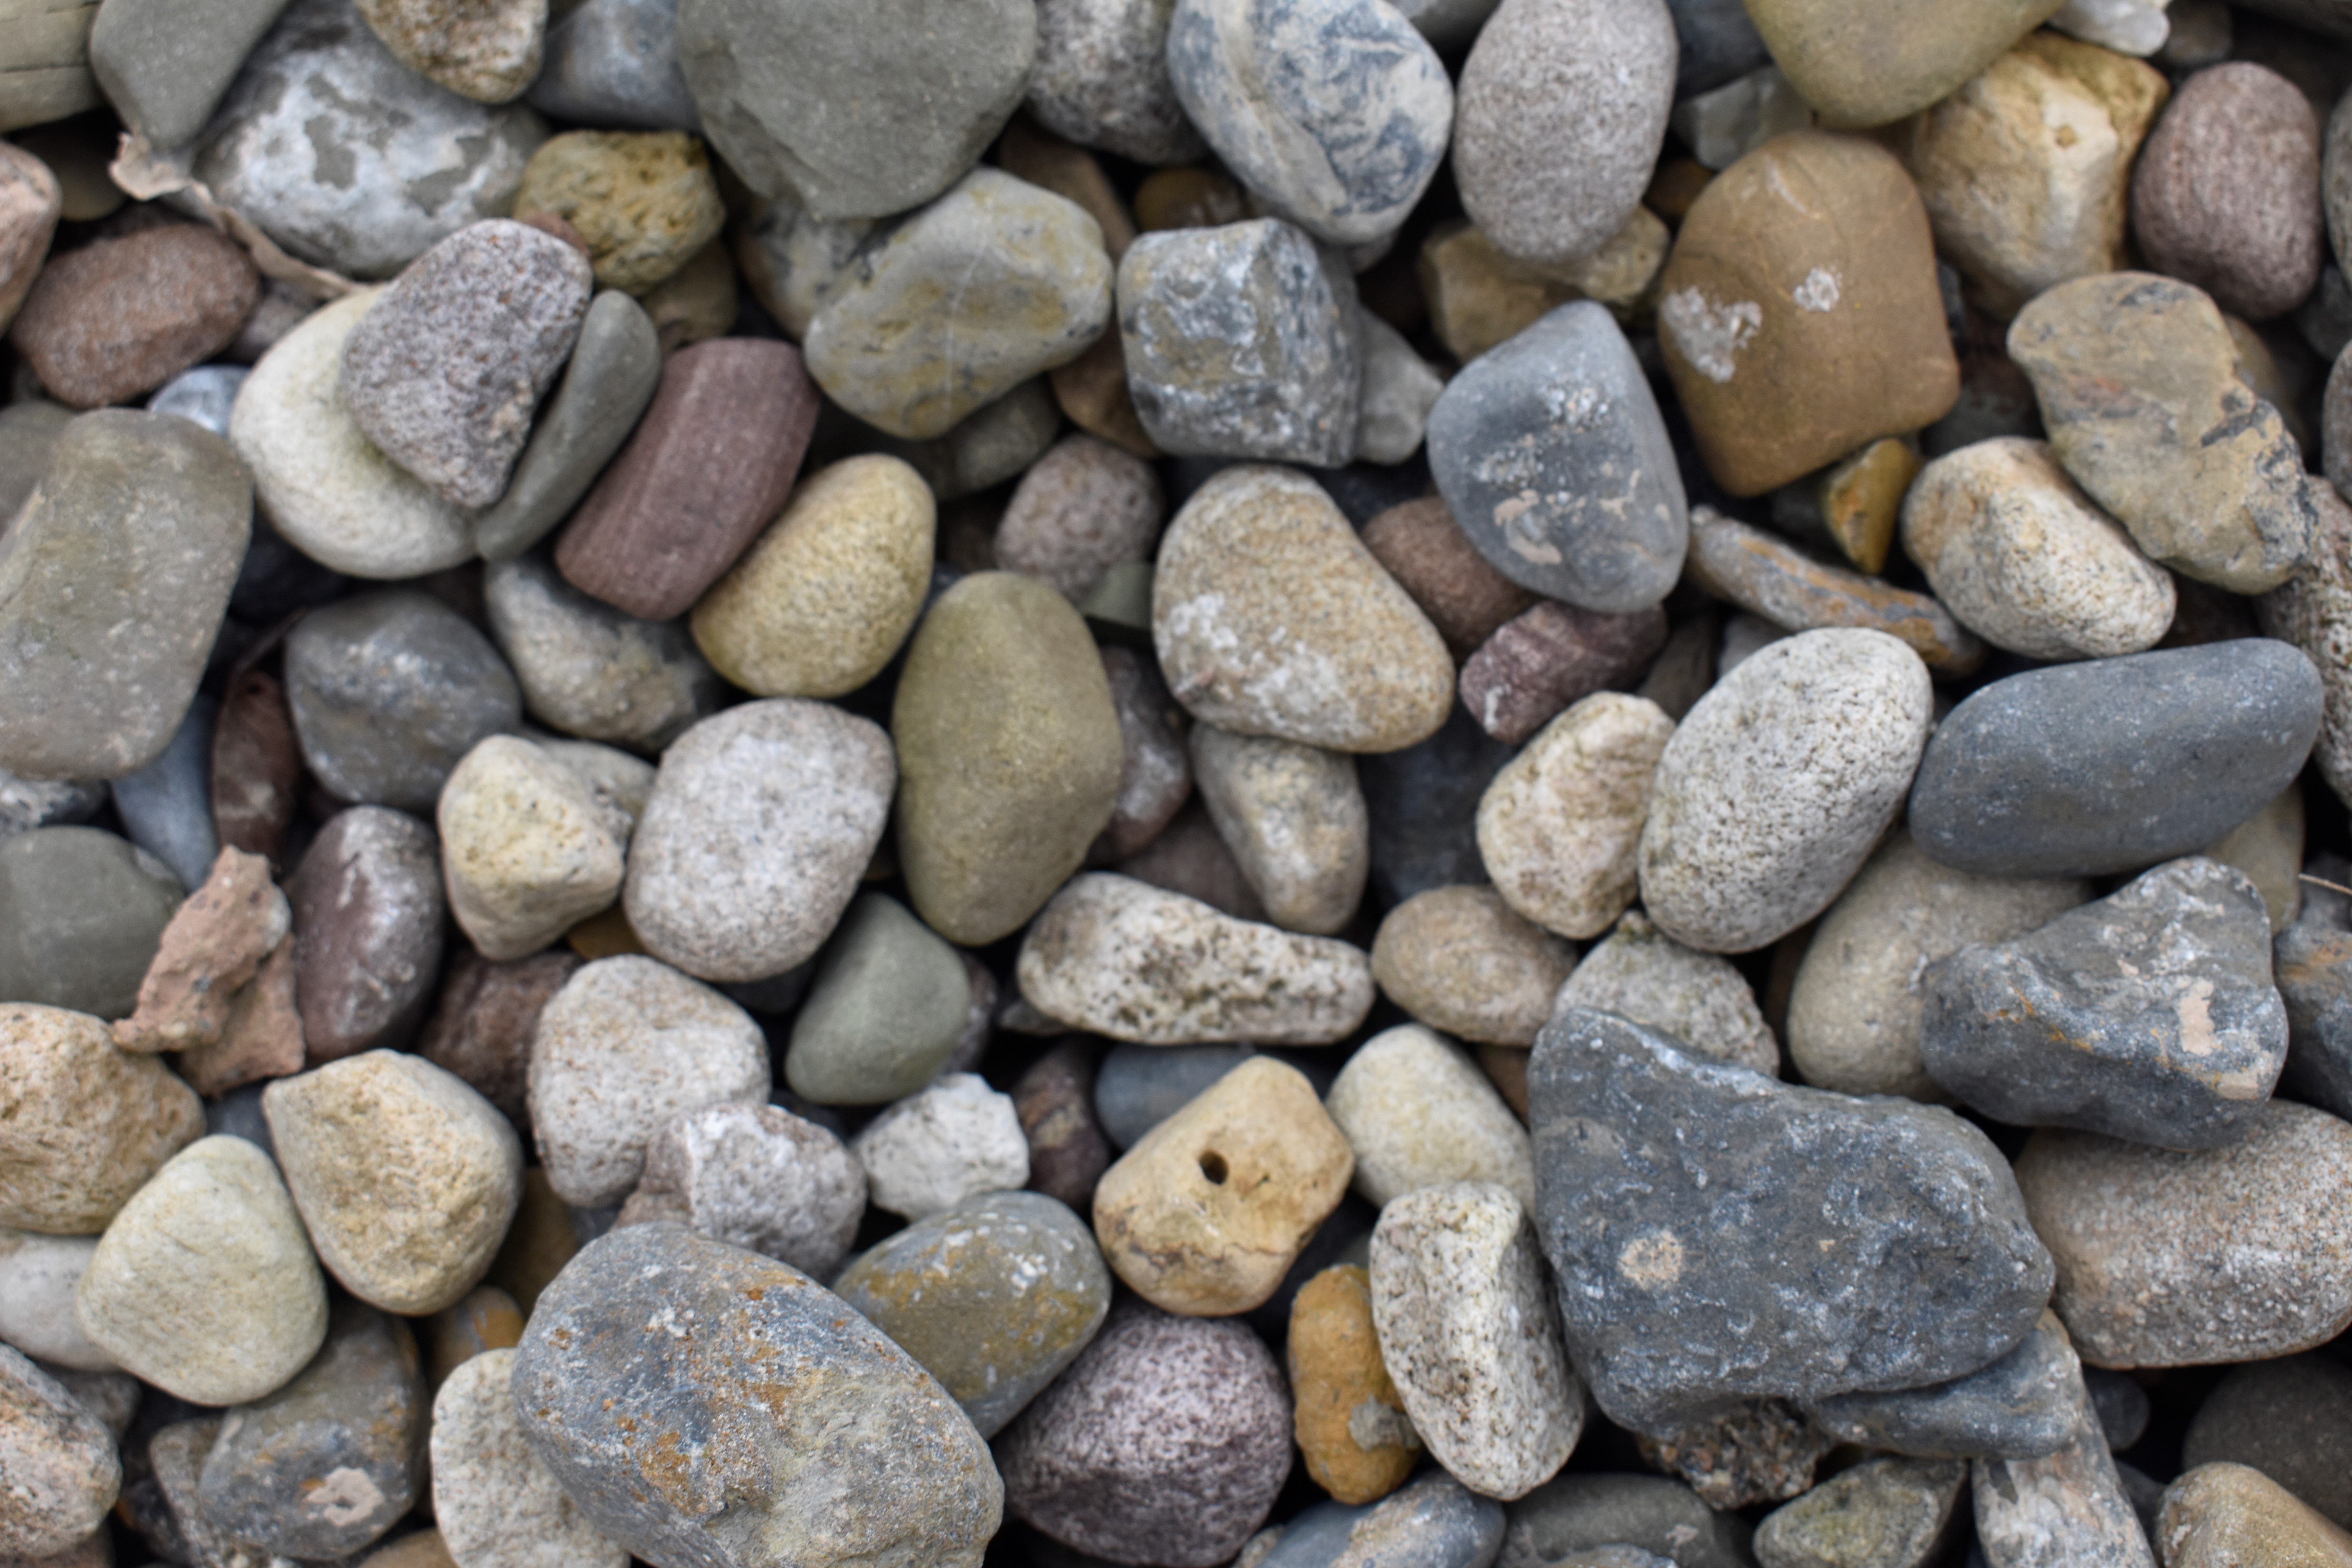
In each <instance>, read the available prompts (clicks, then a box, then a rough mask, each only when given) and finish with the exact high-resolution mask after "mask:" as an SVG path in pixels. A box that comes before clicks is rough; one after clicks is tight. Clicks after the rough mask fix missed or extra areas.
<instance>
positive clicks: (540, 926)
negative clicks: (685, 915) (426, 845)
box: [436, 735, 623, 959]
mask: <svg viewBox="0 0 2352 1568" xmlns="http://www.w3.org/2000/svg"><path fill="white" fill-rule="evenodd" d="M436 825H437V826H438V827H439V829H440V837H441V864H442V870H443V875H444V877H445V879H446V882H447V884H448V889H449V912H450V913H451V914H453V915H455V916H456V917H457V924H458V925H459V926H460V927H462V928H463V929H464V931H465V932H466V935H467V938H468V939H469V940H470V941H471V942H473V944H474V948H475V950H476V951H477V952H480V953H481V954H482V955H483V956H484V957H486V958H491V959H513V958H527V957H529V956H530V954H532V953H534V952H538V951H539V950H540V949H541V948H543V947H545V946H547V945H548V944H549V943H550V942H554V941H556V940H557V939H558V938H560V937H562V934H563V933H564V932H565V931H569V930H570V929H571V928H572V926H574V925H576V924H578V923H579V922H580V921H583V920H585V919H586V918H587V917H588V916H590V915H593V914H595V913H596V912H597V911H598V910H604V909H605V908H607V907H609V906H610V905H611V904H612V902H613V900H614V899H616V898H618V897H619V896H620V891H621V876H622V871H623V865H622V858H621V856H622V845H621V840H620V839H619V838H618V837H616V836H615V835H614V833H612V832H611V830H610V829H609V828H608V827H607V826H605V824H604V822H603V821H601V820H600V814H599V813H598V811H597V807H596V802H595V800H594V798H593V796H592V795H590V794H589V792H588V788H587V786H586V785H585V784H583V782H582V781H581V779H580V777H579V775H578V774H576V773H572V770H570V769H569V768H567V767H565V766H564V765H563V764H562V763H559V762H557V761H556V760H555V759H554V758H553V757H551V756H550V755H549V754H548V753H547V752H544V751H541V749H540V748H539V747H537V746H535V745H533V744H531V743H530V742H529V741H525V740H520V739H519V738H517V737H515V736H512V735H493V736H491V737H490V738H489V739H488V740H487V741H484V742H482V743H481V744H479V745H478V746H476V747H475V748H474V749H473V750H472V751H470V752H467V753H466V757H465V760H464V761H463V762H461V763H458V764H457V770H456V771H455V772H454V773H451V774H450V775H449V782H448V783H447V784H446V785H445V786H443V788H442V791H441V803H440V805H439V807H438V810H437V813H436Z"/></svg>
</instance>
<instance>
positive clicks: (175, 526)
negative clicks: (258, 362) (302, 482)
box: [0, 409, 253, 779]
mask: <svg viewBox="0 0 2352 1568" xmlns="http://www.w3.org/2000/svg"><path fill="white" fill-rule="evenodd" d="M252 495H253V491H252V488H251V486H250V485H249V484H248V482H247V479H246V477H245V475H244V474H243V473H242V472H241V471H239V469H238V468H237V465H236V460H235V458H233V456H232V455H231V454H230V452H229V450H228V448H227V447H226V445H225V444H224V443H223V442H222V441H221V440H220V439H219V438H218V437H215V436H213V435H211V434H209V433H208V432H205V431H202V430H198V429H196V428H194V426H191V425H189V424H188V423H187V422H186V421H184V420H180V419H174V418H173V417H171V416H168V415H161V414H145V413H139V412H135V411H132V410H129V409H108V410H103V411H100V412H99V413H95V414H91V415H87V416H83V417H81V418H79V419H76V420H74V421H72V422H71V423H70V424H68V425H67V426H65V428H64V430H63V431H62V432H61V433H60V434H59V435H58V438H57V444H56V447H55V449H54V455H53V456H52V457H51V458H50V459H49V463H48V467H47V473H46V474H45V475H44V476H43V477H42V479H41V480H40V483H39V485H38V487H37V489H34V490H33V492H32V495H31V499H30V500H27V501H26V503H25V505H24V507H23V509H22V510H20V511H18V512H17V513H16V520H15V521H14V522H13V523H12V526H11V527H10V528H9V530H8V535H7V539H6V542H5V546H0V573H5V575H6V577H7V580H8V584H9V587H8V591H7V594H6V596H5V605H0V683H5V686H6V688H7V689H8V691H9V693H10V700H9V702H8V706H7V710H6V712H5V714H0V768H5V769H7V770H8V771H9V772H11V773H21V774H24V775H26V776H27V777H30V778H76V779H101V778H117V777H121V776H122V775H123V774H126V773H136V772H138V771H139V770H140V769H142V768H143V767H145V766H146V765H147V764H148V763H152V762H153V761H155V760H156V758H157V757H159V756H161V755H162V754H163V750H164V748H165V747H166V746H167V745H169V744H170V743H171V740H172V737H173V734H174V732H176V731H178V730H179V728H180V725H181V722H182V721H183V720H184V718H185V717H186V715H187V711H188V707H189V703H190V701H191V700H192V699H193V698H194V695H195V690H196V682H197V680H198V679H199V678H200V677H201V676H202V675H203V673H204V668H205V658H206V656H207V655H208V654H209V653H210V652H211V650H212V645H213V639H214V636H215V632H216V630H217V629H218V626H219V624H220V620H221V616H222V612H223V611H224V610H225V609H226V605H227V603H228V595H229V590H230V588H231V586H232V585H233V584H235V582H236V566H237V562H238V560H239V559H240V557H241V556H242V554H243V552H244V550H245V542H246V538H247V532H248V530H249V519H250V515H251V506H252Z"/></svg>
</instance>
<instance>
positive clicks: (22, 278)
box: [0, 142, 64, 327]
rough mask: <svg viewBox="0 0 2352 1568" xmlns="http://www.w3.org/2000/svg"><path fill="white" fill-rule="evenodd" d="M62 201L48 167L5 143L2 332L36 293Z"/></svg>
mask: <svg viewBox="0 0 2352 1568" xmlns="http://www.w3.org/2000/svg"><path fill="white" fill-rule="evenodd" d="M63 201H64V197H63V195H62V193H61V192H60V191H59V190H58V178H57V176H56V175H55V174H50V173H49V170H48V166H47V164H45V163H42V162H41V161H40V160H39V159H38V158H36V157H34V156H33V155H32V154H31V153H27V152H26V151H25V150H24V149H23V148H21V147H11V146H9V145H8V144H7V143H6V142H0V327H5V325H7V324H8V322H10V321H13V320H15V319H16V310H17V307H19V306H21V305H22V304H24V302H25V296H26V294H27V293H28V292H30V291H31V289H32V287H33V279H34V278H35V277H36V276H37V275H38V274H39V272H40V270H41V258H43V257H45V256H47V254H48V253H49V239H50V237H52V236H54V235H55V234H56V233H57V232H58V210H59V208H60V206H61V205H62V204H63Z"/></svg>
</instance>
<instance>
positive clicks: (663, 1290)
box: [514, 1223, 1004, 1568]
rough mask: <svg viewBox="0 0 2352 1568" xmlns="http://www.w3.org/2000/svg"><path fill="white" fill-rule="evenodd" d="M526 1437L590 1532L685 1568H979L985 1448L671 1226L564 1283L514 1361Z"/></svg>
mask: <svg viewBox="0 0 2352 1568" xmlns="http://www.w3.org/2000/svg"><path fill="white" fill-rule="evenodd" d="M514 1398H515V1408H516V1413H517V1414H518V1415H520V1417H521V1419H522V1426H523V1436H524V1437H525V1438H526V1439H527V1440H528V1441H529V1442H530V1447H531V1449H532V1451H533V1452H534V1453H536V1454H537V1455H538V1456H539V1458H540V1461H541V1463H542V1464H544V1465H546V1466H547V1468H549V1469H550V1470H551V1471H553V1472H554V1474H555V1479H556V1480H557V1482H558V1483H559V1484H561V1485H562V1488H563V1489H564V1491H565V1492H566V1493H567V1494H568V1495H569V1496H570V1497H571V1499H572V1501H573V1502H574V1503H576V1504H577V1505H578V1506H579V1508H580V1510H581V1511H582V1512H583V1513H585V1514H586V1515H587V1516H588V1517H589V1520H590V1521H592V1522H593V1523H594V1525H595V1526H596V1528H597V1529H599V1530H601V1531H604V1533H605V1534H606V1535H607V1536H609V1537H611V1538H612V1539H613V1540H614V1542H618V1543H619V1544H621V1545H623V1546H625V1547H627V1548H628V1549H629V1551H630V1552H634V1553H635V1554H636V1555H637V1556H639V1557H643V1558H645V1559H646V1560H647V1561H649V1562H654V1563H677V1564H681V1565H685V1564H692V1565H693V1568H772V1565H774V1564H779V1563H811V1564H815V1563H868V1562H870V1563H918V1562H919V1563H931V1564H938V1565H939V1568H979V1565H980V1562H981V1558H982V1553H983V1552H984V1551H985V1549H986V1547H987V1543H988V1539H989V1537H990V1536H992V1535H994V1534H995V1533H996V1529H997V1525H998V1523H999V1521H1001V1520H1002V1518H1003V1498H1004V1489H1003V1484H1002V1483H1001V1482H1000V1481H999V1480H998V1479H997V1476H996V1467H995V1466H994V1465H993V1464H992V1463H991V1462H990V1459H989V1453H988V1445H987V1444H986V1443H985V1442H983V1441H982V1438H981V1436H980V1434H979V1433H978V1432H976V1431H974V1430H972V1426H971V1422H970V1421H969V1420H967V1419H965V1417H964V1414H963V1412H962V1410H961V1409H960V1408H959V1407H958V1406H957V1405H956V1402H955V1401H954V1400H953V1399H952V1398H950V1396H949V1394H948V1392H947V1391H946V1390H945V1389H943V1388H941V1387H940V1385H939V1384H938V1382H937V1381H936V1380H935V1379H933V1378H932V1376H931V1374H930V1373H928V1372H925V1371H924V1370H923V1369H922V1367H921V1366H920V1365H919V1363H917V1362H916V1360H915V1358H914V1357H912V1356H910V1355H908V1353H907V1352H905V1351H903V1350H901V1349H899V1348H898V1345H897V1344H895V1343H893V1342H891V1340H890V1338H889V1337H888V1336H887V1335H886V1334H885V1333H883V1332H882V1331H881V1330H879V1329H877V1328H876V1327H875V1326H874V1325H873V1324H871V1323H869V1322H867V1321H866V1320H865V1319H864V1318H863V1317H861V1316H859V1315H858V1314H857V1313H856V1312H854V1311H852V1310H850V1309H849V1308H848V1306H847V1305H846V1304H845V1303H844V1302H843V1300H841V1298H840V1297H838V1296H836V1295H835V1294H834V1293H833V1292H832V1291H830V1290H827V1289H824V1287H823V1286H821V1285H819V1284H818V1283H817V1282H816V1281H815V1280H814V1279H810V1278H809V1277H808V1276H807V1275H805V1274H803V1273H802V1272H801V1271H800V1270H799V1269H797V1268H793V1267H792V1266H791V1265H790V1264H786V1263H779V1262H777V1261H775V1260H774V1259H773V1258H762V1257H761V1256H760V1255H759V1254H758V1253H756V1252H746V1251H743V1250H742V1249H741V1248H740V1247H729V1246H726V1245H725V1244H724V1243H721V1242H715V1241H706V1240H704V1239H703V1238H702V1237H698V1236H696V1235H695V1234H694V1233H693V1232H691V1231H689V1230H688V1229H687V1228H686V1227H685V1226H679V1225H674V1224H667V1223H664V1224H656V1225H639V1226H627V1227H625V1228H623V1229H620V1230H615V1231H613V1232H611V1233H610V1234H608V1235H606V1236H604V1237H602V1238H600V1239H599V1240H597V1241H595V1242H593V1243H591V1244H590V1245H589V1246H587V1247H584V1248H583V1249H582V1250H581V1251H580V1252H579V1253H578V1254H577V1255H575V1256H574V1257H573V1258H572V1261H571V1262H569V1263H567V1264H565V1265H564V1267H563V1272H562V1273H561V1274H559V1275H557V1276H556V1277H555V1280H554V1282H553V1283H552V1284H551V1285H549V1286H548V1288H547V1289H545V1290H544V1291H543V1292H541V1295H540V1298H539V1301H538V1304H537V1305H536V1306H535V1307H534V1308H533V1309H532V1310H531V1314H530V1324H529V1326H528V1327H527V1328H526V1329H525V1330H524V1331H523V1338H522V1344H521V1346H520V1349H519V1351H518V1352H517V1353H516V1356H515V1364H514Z"/></svg>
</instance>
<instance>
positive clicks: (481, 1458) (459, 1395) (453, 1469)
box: [369, 1350, 629, 1568]
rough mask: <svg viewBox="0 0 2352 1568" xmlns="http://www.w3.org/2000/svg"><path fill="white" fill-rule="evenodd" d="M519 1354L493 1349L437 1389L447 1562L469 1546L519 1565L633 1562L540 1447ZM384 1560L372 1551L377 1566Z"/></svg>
mask: <svg viewBox="0 0 2352 1568" xmlns="http://www.w3.org/2000/svg"><path fill="white" fill-rule="evenodd" d="M516 1353H517V1352H514V1351H511V1350H493V1351H486V1352H483V1353H482V1354H480V1355H478V1356H476V1357H474V1358H473V1359H472V1360H470V1361H468V1362H467V1363H464V1364H463V1365H461V1366H459V1367H458V1368H457V1370H456V1371H454V1372H452V1373H450V1374H449V1376H448V1378H447V1379H446V1381H444V1382H443V1383H442V1384H441V1387H440V1389H439V1391H438V1392H437V1393H436V1394H434V1396H433V1421H432V1450H431V1451H432V1461H433V1519H434V1522H435V1523H436V1524H437V1525H438V1526H439V1527H440V1530H439V1533H440V1535H441V1538H442V1540H443V1541H444V1542H445V1543H446V1553H447V1555H446V1559H445V1561H446V1563H449V1564H450V1565H451V1568H454V1565H455V1564H456V1563H457V1559H458V1557H459V1556H460V1555H461V1554H462V1555H463V1557H464V1558H465V1560H466V1561H467V1562H468V1563H500V1564H511V1565H512V1568H559V1565H560V1564H569V1565H574V1568H628V1562H629V1553H628V1550H627V1549H626V1548H625V1547H623V1546H620V1545H618V1544H616V1543H615V1542H612V1541H610V1540H608V1539H606V1538H605V1536H604V1532H603V1531H599V1530H598V1529H597V1528H596V1526H595V1525H594V1523H593V1522H592V1521H591V1520H590V1518H589V1516H588V1513H587V1510H584V1509H583V1507H582V1506H581V1505H580V1504H579V1503H578V1502H575V1501H574V1500H572V1497H571V1495H570V1494H569V1493H568V1492H566V1491H565V1490H564V1489H563V1487H562V1483H560V1482H559V1481H557V1479H555V1476H554V1473H553V1472H552V1471H551V1470H550V1469H549V1468H547V1467H546V1466H545V1465H543V1464H541V1462H540V1458H539V1456H538V1454H536V1453H535V1452H533V1451H532V1449H531V1446H530V1438H529V1437H528V1436H527V1435H526V1432H525V1428H524V1426H523V1415H522V1412H521V1411H520V1409H519V1408H518V1407H517V1405H516V1402H515V1396H514V1363H515V1357H516ZM409 1539H411V1540H414V1539H415V1537H413V1536H412V1537H410V1538H409ZM379 1561H380V1559H375V1558H371V1559H370V1560H369V1568H375V1565H376V1563H378V1562H379ZM387 1568H391V1565H387ZM399 1568H410V1565H406V1564H402V1565H399ZM414 1568H442V1564H440V1563H432V1564H425V1563H419V1564H415V1565H414Z"/></svg>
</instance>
